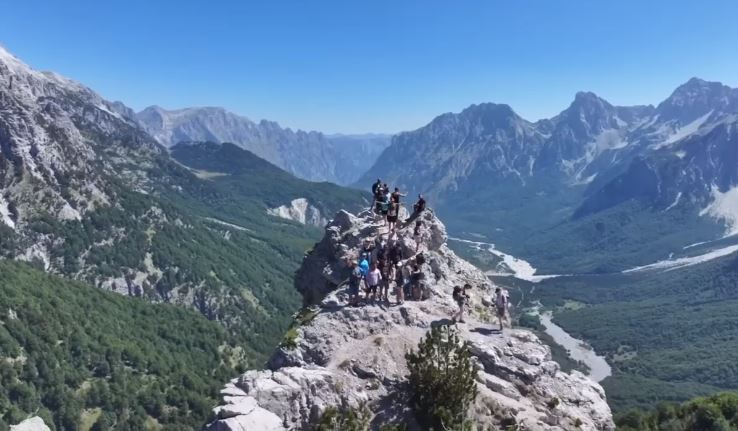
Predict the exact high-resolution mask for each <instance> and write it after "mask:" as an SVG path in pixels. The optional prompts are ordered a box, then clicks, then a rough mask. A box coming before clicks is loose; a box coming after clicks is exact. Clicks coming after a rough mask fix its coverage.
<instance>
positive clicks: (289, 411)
mask: <svg viewBox="0 0 738 431" xmlns="http://www.w3.org/2000/svg"><path fill="white" fill-rule="evenodd" d="M420 219H421V220H422V221H423V228H422V232H421V233H422V237H423V245H422V247H421V252H422V253H423V255H424V256H425V258H426V264H425V265H423V271H424V272H425V276H426V282H427V284H428V299H426V300H424V301H417V302H416V301H406V302H405V303H404V304H403V305H395V301H394V298H392V301H391V303H390V304H387V303H384V302H382V303H377V304H366V305H364V306H362V307H358V308H355V307H347V306H346V302H347V293H346V287H347V286H346V284H345V281H346V280H347V278H348V275H349V269H348V267H347V265H346V263H347V262H348V261H350V260H351V259H355V258H356V256H357V255H358V250H359V248H360V247H361V245H362V244H363V241H364V240H365V239H367V238H369V239H370V240H374V239H376V238H377V237H378V236H382V237H383V238H385V237H386V228H382V227H381V222H378V223H376V224H375V221H374V216H373V214H371V213H369V212H364V213H362V214H359V216H354V215H352V214H349V213H347V212H345V211H341V212H339V213H338V214H337V215H336V216H335V217H334V219H333V220H332V221H331V222H330V223H329V224H328V226H327V227H326V235H325V237H324V238H323V240H322V241H321V242H319V243H318V244H316V246H315V248H314V249H313V251H312V252H311V253H310V254H308V255H307V256H306V257H305V260H304V262H303V265H302V267H301V268H300V270H299V271H298V273H297V277H296V287H297V289H298V290H299V291H300V292H301V293H302V294H303V298H304V301H305V305H306V306H311V307H313V308H312V309H313V310H314V311H317V314H316V315H315V317H313V318H312V319H311V320H309V321H307V322H303V324H302V325H301V326H299V327H298V328H297V337H296V338H295V340H294V341H295V345H296V347H294V348H292V349H290V348H286V347H280V348H278V349H276V350H275V352H274V354H273V356H272V358H271V359H270V361H269V363H268V366H269V368H270V369H269V370H262V371H258V370H251V371H248V372H246V373H245V374H243V375H242V376H240V377H239V378H238V379H235V380H234V381H232V382H231V383H229V384H228V385H226V388H225V389H224V391H223V394H224V395H225V396H226V397H225V399H224V404H223V405H222V406H220V407H217V408H216V415H217V414H218V413H219V412H220V414H221V415H222V414H223V413H222V412H224V411H227V412H229V414H230V413H236V412H238V411H239V410H238V408H237V407H228V408H227V410H223V407H224V406H228V405H240V404H238V403H245V402H246V401H245V400H249V401H248V403H253V402H254V401H252V400H255V402H256V404H257V405H258V407H259V408H261V409H264V410H267V411H269V412H271V413H273V414H274V415H276V416H277V417H278V418H280V420H281V424H282V426H283V427H284V429H289V430H308V429H311V427H312V426H314V425H315V423H316V422H317V421H318V420H319V418H320V416H321V414H322V413H323V412H324V411H325V409H326V408H327V407H330V406H333V407H348V408H354V409H356V408H360V407H361V406H365V407H367V408H369V409H370V410H371V411H372V412H373V419H372V421H373V425H378V424H382V423H387V422H391V421H402V422H405V423H406V424H407V425H408V428H409V429H410V430H419V429H420V428H419V427H418V426H417V424H416V423H415V422H414V419H413V416H412V412H410V411H409V409H408V408H407V406H406V404H407V403H403V402H399V403H398V401H397V400H398V398H399V399H402V398H401V397H403V396H405V395H407V394H406V390H407V389H406V386H405V385H404V383H405V382H406V376H407V374H408V370H407V366H406V363H405V358H404V355H405V353H406V352H407V351H408V350H410V349H412V348H415V347H416V346H417V344H418V342H419V340H420V339H421V338H422V337H423V336H424V335H425V334H426V333H427V331H428V330H429V329H430V327H431V326H433V325H443V324H450V323H451V321H450V319H449V317H450V316H451V315H452V313H453V312H454V311H455V309H456V306H455V304H454V302H453V299H452V298H451V292H452V290H453V286H455V285H463V284H464V283H469V284H471V285H472V286H473V290H472V292H471V294H472V299H471V307H470V309H471V310H477V309H484V308H485V307H486V306H485V305H484V304H483V302H482V298H484V297H489V296H490V295H491V293H492V291H493V289H494V286H493V285H492V283H491V282H490V281H489V280H488V279H487V278H486V277H485V276H484V274H483V273H482V272H481V271H479V270H478V269H477V268H475V267H474V266H472V265H471V264H469V263H468V262H466V261H464V260H462V259H460V258H459V257H457V256H456V255H455V254H454V253H453V252H452V251H451V250H450V249H449V248H448V247H447V246H446V231H445V228H444V226H443V224H442V223H441V222H440V221H439V220H438V219H437V218H436V217H435V216H434V215H433V213H432V212H430V211H428V212H426V213H424V214H423V215H422V216H421V217H420ZM412 230H413V229H412V227H407V228H405V229H402V230H400V231H399V234H398V238H397V240H398V241H399V243H400V244H401V245H402V247H403V251H404V253H405V255H404V256H405V258H406V259H407V258H412V257H413V255H414V252H415V241H414V240H413V238H412V234H413V232H412ZM487 308H488V307H487ZM487 315H491V314H490V313H482V314H473V315H471V316H469V317H468V318H467V319H466V322H467V323H466V324H459V325H458V329H459V333H460V336H461V337H462V338H463V339H465V340H466V341H468V342H469V344H470V346H471V350H472V353H473V355H474V361H475V363H476V364H477V369H478V374H477V381H478V385H477V386H478V388H479V396H478V397H477V399H476V402H475V404H474V405H473V406H471V408H470V413H471V416H472V417H473V418H474V420H475V421H476V422H477V423H478V424H480V425H484V426H487V427H492V428H493V429H494V428H496V427H500V426H502V422H503V421H505V423H516V424H518V425H519V427H520V428H519V429H526V430H570V429H574V428H575V424H580V428H579V429H581V430H592V431H595V430H607V431H609V430H613V429H614V424H613V420H612V414H611V412H610V408H609V407H608V405H607V402H606V400H605V393H604V391H603V390H602V388H601V387H600V386H599V385H598V384H597V383H595V382H593V381H591V380H589V379H588V378H587V377H585V376H584V375H583V374H581V373H578V372H572V373H571V374H567V373H563V372H561V370H560V369H559V366H558V364H557V363H555V362H553V361H552V360H551V352H550V349H549V348H548V347H547V346H546V345H544V344H543V343H542V342H541V341H540V340H538V338H537V337H536V336H535V335H533V334H532V333H530V332H528V331H524V330H518V329H510V330H506V331H505V332H504V334H500V333H498V332H496V331H495V330H494V327H495V325H493V324H490V323H488V322H485V321H484V316H487ZM555 400H558V401H555ZM553 405H555V407H553V408H552V407H551V406H553ZM248 406H249V408H251V406H252V404H248ZM245 410H248V409H245ZM256 412H257V410H255V409H254V410H250V411H249V412H247V413H244V414H239V415H236V416H231V417H229V418H226V419H218V420H216V421H214V422H213V423H211V424H209V425H208V427H207V428H206V429H207V430H209V431H210V430H220V429H227V428H219V427H223V426H226V425H227V424H230V423H231V422H232V421H233V420H235V419H238V418H241V417H242V416H245V418H244V420H245V421H246V420H250V417H251V416H252V415H255V414H256ZM228 426H230V425H228ZM232 429H238V428H232Z"/></svg>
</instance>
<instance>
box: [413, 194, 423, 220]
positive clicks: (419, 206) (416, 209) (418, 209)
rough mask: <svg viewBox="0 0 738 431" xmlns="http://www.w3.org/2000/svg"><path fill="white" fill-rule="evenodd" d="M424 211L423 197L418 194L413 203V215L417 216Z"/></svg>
mask: <svg viewBox="0 0 738 431" xmlns="http://www.w3.org/2000/svg"><path fill="white" fill-rule="evenodd" d="M423 211H425V199H423V195H421V194H419V195H418V201H417V202H415V203H414V204H413V217H417V216H418V215H420V213H422V212H423Z"/></svg>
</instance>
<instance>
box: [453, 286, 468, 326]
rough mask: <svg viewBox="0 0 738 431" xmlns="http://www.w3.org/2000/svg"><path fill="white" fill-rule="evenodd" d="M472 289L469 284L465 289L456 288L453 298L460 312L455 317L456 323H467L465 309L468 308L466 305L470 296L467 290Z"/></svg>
mask: <svg viewBox="0 0 738 431" xmlns="http://www.w3.org/2000/svg"><path fill="white" fill-rule="evenodd" d="M469 288H471V286H470V285H469V284H465V285H464V287H463V288H462V287H459V286H454V291H453V294H452V296H453V298H454V301H456V305H458V306H459V311H457V312H456V314H454V316H453V318H452V319H453V321H454V323H456V322H459V323H466V322H465V321H464V309H465V308H466V304H467V303H468V302H469V295H468V294H467V293H466V289H469Z"/></svg>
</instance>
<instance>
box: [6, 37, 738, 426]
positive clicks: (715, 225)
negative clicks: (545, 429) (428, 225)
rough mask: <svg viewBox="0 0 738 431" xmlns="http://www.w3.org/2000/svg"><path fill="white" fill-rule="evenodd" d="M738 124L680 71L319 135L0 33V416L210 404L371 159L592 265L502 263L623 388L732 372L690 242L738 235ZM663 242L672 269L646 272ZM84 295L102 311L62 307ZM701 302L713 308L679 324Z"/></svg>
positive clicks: (642, 401)
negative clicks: (622, 100) (534, 272)
mask: <svg viewBox="0 0 738 431" xmlns="http://www.w3.org/2000/svg"><path fill="white" fill-rule="evenodd" d="M737 123H738V90H736V89H733V88H730V87H728V86H725V85H722V84H720V83H716V82H707V81H703V80H700V79H697V78H693V79H691V80H689V81H688V82H686V83H685V84H683V85H681V86H679V87H678V88H677V89H676V90H675V91H674V92H673V93H672V94H671V95H670V96H669V97H668V98H667V99H665V100H664V101H662V102H661V103H659V104H657V105H655V106H651V105H649V106H626V107H623V106H614V105H612V104H610V103H608V102H607V101H606V100H604V99H602V98H600V97H598V96H597V95H595V94H593V93H590V92H581V93H578V94H576V96H575V98H574V100H573V102H572V103H571V104H570V106H568V107H567V108H566V109H564V110H563V111H562V112H561V113H560V114H559V115H557V116H555V117H553V118H550V119H543V120H539V121H535V122H532V121H528V120H526V119H524V118H522V117H520V116H519V115H517V114H516V113H515V112H514V110H513V109H512V108H511V107H510V106H508V105H504V104H495V103H482V104H478V105H472V106H470V107H468V108H467V109H465V110H463V111H462V112H460V113H446V114H443V115H440V116H438V117H437V118H435V119H434V120H433V121H431V122H430V123H429V124H428V125H426V126H424V127H421V128H419V129H417V130H414V131H408V132H403V133H399V134H397V135H395V136H393V137H389V136H387V135H372V134H368V135H324V134H322V133H319V132H304V131H299V130H298V131H293V130H291V129H288V128H282V127H280V126H279V125H278V124H276V123H274V122H270V121H261V122H258V123H256V122H252V121H251V120H249V119H247V118H244V117H241V116H238V115H236V114H233V113H230V112H228V111H226V110H224V109H222V108H186V109H181V110H172V111H168V110H164V109H162V108H159V107H156V106H153V107H149V108H146V109H144V110H143V111H141V112H138V113H137V112H135V111H134V110H132V109H130V108H129V107H127V106H126V105H125V104H123V103H121V102H110V101H107V100H105V99H103V98H102V97H100V96H99V95H98V94H96V93H95V92H94V91H92V90H91V89H89V88H87V87H85V86H84V85H82V84H80V83H77V82H75V81H72V80H70V79H67V78H64V77H62V76H59V75H58V74H55V73H53V72H40V71H36V70H34V69H32V68H31V67H29V66H27V65H26V64H24V63H23V62H22V61H20V60H19V59H17V58H16V57H14V56H13V55H12V54H10V53H9V52H7V51H6V50H4V49H3V48H0V256H2V257H3V258H4V260H3V262H0V266H1V267H2V268H1V269H2V273H1V274H0V282H2V283H3V286H4V287H3V289H4V290H3V293H4V296H3V298H2V301H0V302H1V303H2V305H3V306H2V307H0V347H2V350H0V359H3V360H2V361H0V371H2V373H0V383H2V384H0V427H2V426H3V425H5V423H4V422H3V421H5V420H7V421H8V422H10V423H12V422H17V421H20V420H22V419H23V418H24V417H26V416H27V415H28V414H29V413H33V412H40V413H39V414H41V415H42V416H44V419H45V420H47V422H48V423H53V424H55V426H56V428H57V429H76V426H77V423H78V421H80V420H86V421H90V424H92V423H94V424H107V425H99V427H102V428H103V429H104V427H105V426H110V424H119V425H120V426H121V427H122V428H121V429H142V427H144V425H143V424H144V423H147V424H149V425H147V426H146V427H147V428H151V429H157V427H158V426H164V427H165V428H166V427H170V428H171V429H177V427H181V426H190V427H192V426H194V424H198V423H204V421H205V420H206V417H207V410H208V408H209V406H208V405H207V404H208V403H214V402H215V398H216V392H217V386H218V384H219V383H221V382H213V381H210V380H212V379H223V378H225V377H224V376H226V375H229V373H230V375H232V374H233V373H234V372H235V371H237V370H244V369H246V368H247V367H252V368H258V367H259V366H260V364H261V363H263V362H264V360H265V359H266V357H267V355H268V354H269V353H270V352H271V351H272V348H273V347H274V345H275V344H276V343H277V342H278V341H279V339H280V338H281V337H282V335H283V334H284V332H285V331H286V330H287V328H288V326H289V324H290V321H291V320H292V319H291V315H292V313H294V312H295V310H297V309H298V308H299V307H300V298H299V295H298V293H297V292H295V289H294V288H293V283H294V271H295V270H296V269H297V268H298V267H299V266H300V264H301V263H304V262H305V255H306V250H309V249H311V248H312V247H313V246H314V243H315V241H317V240H318V239H319V238H320V237H321V229H322V227H323V226H324V225H325V223H326V222H328V220H329V219H330V218H331V216H332V215H333V214H335V213H336V212H337V211H338V210H340V209H347V210H349V211H355V212H359V211H360V210H362V209H365V208H366V207H367V206H368V204H369V200H370V199H371V197H370V196H369V194H368V193H367V192H365V191H360V190H356V189H354V188H348V187H343V186H340V185H336V184H343V185H347V184H349V185H353V186H354V187H356V188H358V189H361V190H366V189H368V188H369V185H370V184H371V183H373V182H374V181H375V179H376V178H381V179H382V180H383V181H385V182H387V183H389V184H390V185H391V186H398V187H400V188H401V189H402V190H403V191H406V192H409V193H411V194H413V195H414V194H416V193H423V194H425V195H426V197H427V199H428V201H429V205H430V207H432V208H433V209H434V211H435V213H436V214H437V215H438V216H440V217H441V218H443V219H444V220H445V221H446V224H447V225H448V228H449V231H450V232H451V233H452V234H453V235H454V236H458V237H463V238H465V239H468V240H474V241H480V243H481V242H489V243H495V244H496V245H497V246H499V247H500V248H503V249H505V250H506V251H509V252H511V253H513V254H515V255H516V256H521V257H525V259H527V260H529V261H530V262H532V263H533V264H534V265H535V267H537V268H538V269H539V270H540V271H544V272H546V273H550V274H579V276H580V277H583V278H582V279H580V278H577V277H573V278H567V277H558V278H552V279H550V280H547V281H545V282H544V283H543V284H542V285H541V286H543V287H545V288H546V289H539V290H536V284H535V283H533V282H523V281H521V280H517V279H510V278H505V279H502V280H498V279H495V283H498V284H500V285H503V286H506V287H508V288H509V289H510V290H511V291H513V290H514V291H515V292H517V293H516V294H521V295H523V296H525V301H527V303H526V305H536V306H538V305H540V304H537V301H540V303H541V304H542V305H543V306H544V307H548V308H551V309H555V310H556V312H557V314H556V316H560V319H561V323H562V325H563V326H564V327H565V328H566V329H568V330H571V331H574V332H575V333H576V335H578V336H580V337H581V338H583V339H586V340H591V342H592V344H593V345H594V346H595V348H596V349H597V352H598V353H602V354H604V355H606V356H607V359H608V361H609V362H610V363H612V364H613V368H614V373H613V376H612V377H611V378H608V379H606V380H605V381H604V382H603V386H604V387H605V388H606V390H607V391H608V395H610V394H612V395H613V396H614V398H613V399H614V404H612V405H613V406H615V407H617V408H625V407H631V406H633V405H650V404H653V403H655V402H657V401H658V400H661V399H664V395H663V393H664V392H669V393H671V394H674V396H673V397H671V398H669V397H667V399H670V400H672V399H673V400H677V399H684V398H686V397H689V396H692V395H695V394H701V393H709V392H712V391H716V390H723V389H734V388H736V387H738V385H736V383H735V381H734V380H735V379H734V377H733V375H734V374H736V375H738V370H736V372H735V373H734V371H733V369H732V367H733V366H732V365H731V364H732V362H734V361H732V359H731V358H733V357H734V352H733V348H732V340H733V338H732V337H733V335H732V332H731V331H732V329H730V328H728V327H729V326H730V325H731V324H732V314H733V313H732V309H731V306H732V305H733V303H732V302H731V301H734V300H735V299H734V296H735V295H734V293H733V291H734V289H733V288H732V286H734V285H735V280H736V279H737V278H738V274H737V273H736V271H735V269H734V268H735V256H733V255H731V254H730V253H732V251H731V250H733V249H732V248H727V250H728V251H729V252H730V253H727V252H726V253H723V254H718V255H717V258H716V259H713V260H714V261H713V262H711V263H710V264H708V265H703V266H698V265H696V264H694V265H693V263H692V262H693V261H694V262H702V261H701V260H700V259H701V255H699V254H700V253H705V254H706V255H708V254H709V253H711V252H713V251H715V250H714V249H715V247H723V249H719V250H718V251H720V250H726V248H725V246H730V247H735V244H734V243H735V236H733V235H734V234H736V233H738V154H737V151H736V148H738V128H737V127H736V126H737V125H738V124H737ZM333 183H336V184H333ZM413 197H414V196H412V195H411V196H410V197H409V198H407V199H408V200H410V199H412V198H413ZM367 223H369V224H368V225H367V226H368V227H365V228H361V229H362V231H363V229H366V230H367V231H369V230H371V229H374V227H371V226H370V224H371V223H370V220H369V221H367ZM444 247H445V246H444ZM338 251H340V250H333V252H338ZM733 251H734V250H733ZM508 257H509V256H508ZM680 258H681V259H687V260H682V261H680V260H679V259H680ZM690 259H691V260H690ZM665 260H666V261H672V262H674V261H675V262H677V263H678V265H681V266H674V267H668V268H669V269H668V271H665V272H659V273H658V274H657V275H653V276H651V275H648V274H650V273H648V274H647V273H645V272H643V268H647V269H648V268H657V269H658V268H662V266H659V264H656V265H655V266H653V265H649V264H652V263H653V262H657V261H659V262H661V263H663V262H664V261H665ZM680 262H681V263H680ZM684 262H687V263H684ZM633 267H638V268H636V271H634V272H633V271H632V268H633ZM639 268H640V269H639ZM324 269H325V268H312V269H311V271H312V270H314V271H318V272H321V271H322V270H324ZM629 269H630V270H629ZM672 269H674V271H673V272H672ZM623 270H628V271H625V272H623ZM321 274H322V272H321ZM583 274H584V275H583ZM593 274H594V275H593ZM644 274H646V275H644ZM590 277H591V278H590ZM608 277H611V278H608ZM70 280H71V281H70ZM593 280H594V281H593ZM602 280H609V281H608V283H609V284H607V283H604V282H603V281H602ZM613 280H614V281H613ZM682 280H689V283H690V284H689V285H684V284H683V283H682ZM594 283H599V284H596V285H594ZM11 285H12V286H13V288H12V289H10V288H8V287H7V286H11ZM591 285H594V286H595V287H592V288H590V286H591ZM631 286H636V287H637V288H636V289H630V287H631ZM692 286H694V287H695V288H696V289H699V290H700V295H699V298H698V303H697V302H696V301H695V295H694V294H693V291H692ZM318 287H320V288H323V287H322V286H318ZM549 287H550V288H549ZM95 288H99V289H95ZM55 289H64V292H63V293H64V294H61V293H60V292H55ZM542 291H543V292H542ZM111 292H113V293H116V294H122V295H123V296H120V295H114V294H113V293H111ZM94 302H101V303H104V304H105V305H104V306H101V308H100V310H97V311H98V312H96V313H91V314H90V315H91V316H94V322H93V321H92V320H86V319H83V318H80V319H74V318H70V316H80V315H82V314H83V313H84V309H85V307H90V306H91V305H90V304H92V303H94ZM521 303H523V300H522V299H521ZM654 310H658V313H656V314H654ZM701 310H702V311H704V310H707V312H708V314H710V316H711V320H710V321H708V322H704V326H695V327H694V328H697V329H694V328H692V327H691V326H689V325H686V326H685V325H684V324H678V323H675V320H677V321H679V322H681V321H682V320H683V322H689V321H690V319H696V318H697V317H696V316H699V315H700V313H701ZM303 311H305V310H303ZM131 313H134V315H135V316H137V318H132V317H131ZM690 313H691V314H690ZM400 314H401V313H400ZM621 316H627V319H628V320H627V322H626V323H627V324H623V322H622V321H621V320H620V317H621ZM664 316H667V317H668V318H667V317H664ZM675 316H682V317H683V319H682V320H680V319H677V318H676V317H675ZM91 319H92V318H91ZM602 321H606V322H608V324H607V325H602V324H598V322H602ZM121 322H124V323H121ZM640 322H650V323H649V330H648V331H633V330H632V329H631V328H632V327H633V326H638V325H639V324H640ZM683 322H682V323H683ZM90 325H96V326H95V328H91V327H90ZM121 325H122V326H121ZM126 325H128V326H130V325H137V326H136V330H131V331H129V330H127V327H126ZM714 327H721V328H724V330H723V331H722V332H721V333H719V334H711V335H710V336H709V337H706V336H704V335H703V333H704V332H705V331H708V330H710V329H711V328H714ZM38 328H41V329H42V330H41V331H38V330H37V329H38ZM191 328H196V329H195V330H194V333H193V334H189V333H188V331H190V330H191ZM725 328H728V329H725ZM93 329H94V330H93ZM293 329H294V328H293ZM331 330H333V327H331ZM39 333H40V334H42V335H39ZM43 334H51V335H48V336H46V335H43ZM679 336H683V339H682V341H681V344H680V349H682V352H685V351H689V355H687V356H684V357H682V356H679V355H677V354H675V353H674V352H672V351H670V350H669V349H671V348H672V345H673V344H674V343H673V342H671V341H669V340H670V339H672V338H675V337H679ZM662 339H666V340H667V342H662V341H660V340H662ZM398 351H399V350H398ZM46 352H51V353H49V354H46ZM203 352H208V354H206V355H203ZM716 352H717V353H716ZM163 358H170V359H171V360H165V359H163ZM665 358H666V359H665ZM690 358H699V359H700V360H699V361H693V360H691V359H690ZM700 361H702V362H700ZM716 366H719V368H720V372H719V373H713V372H712V368H714V367H716ZM51 370H58V371H57V372H56V374H55V373H54V372H52V371H51ZM146 382H154V383H151V384H149V383H146ZM214 384H215V386H213V385H214ZM129 386H136V387H144V386H145V389H142V390H141V391H139V392H136V391H128V389H127V388H128V387H129ZM180 388H184V389H182V390H180ZM654 388H655V389H654ZM659 388H661V389H663V390H661V389H659ZM641 392H643V393H644V394H645V393H647V394H648V396H646V395H644V396H643V397H641V398H638V399H637V400H635V401H633V400H632V399H633V397H635V396H636V395H638V394H640V393H641ZM198 393H199V394H198ZM121 412H123V413H121ZM152 423H154V424H155V425H156V426H154V425H151V424H152ZM126 427H127V428H126Z"/></svg>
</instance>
